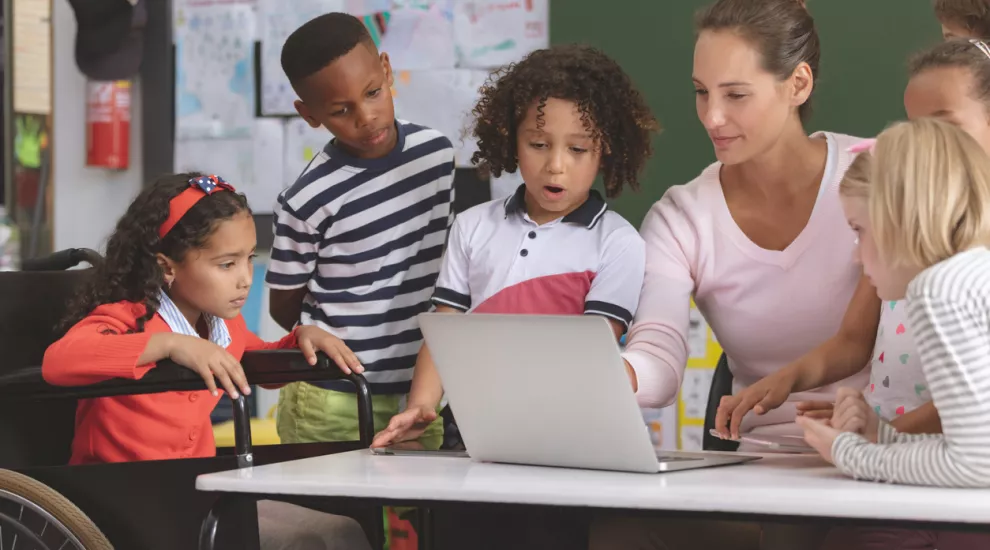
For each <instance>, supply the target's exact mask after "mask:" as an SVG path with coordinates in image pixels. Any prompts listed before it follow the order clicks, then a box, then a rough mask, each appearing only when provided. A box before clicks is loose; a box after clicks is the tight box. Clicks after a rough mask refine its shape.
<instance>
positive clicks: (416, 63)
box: [381, 0, 457, 71]
mask: <svg viewBox="0 0 990 550" xmlns="http://www.w3.org/2000/svg"><path fill="white" fill-rule="evenodd" d="M381 51H383V52H386V53H388V55H389V59H390V61H391V64H392V69H393V70H396V71H403V70H410V71H415V70H423V69H452V68H453V67H454V64H455V63H456V61H457V59H456V57H455V55H454V13H453V5H452V0H434V1H433V2H429V3H424V2H417V3H408V4H407V5H405V6H396V7H394V9H392V10H391V11H390V12H389V19H388V27H387V28H386V29H385V34H384V36H382V43H381Z"/></svg>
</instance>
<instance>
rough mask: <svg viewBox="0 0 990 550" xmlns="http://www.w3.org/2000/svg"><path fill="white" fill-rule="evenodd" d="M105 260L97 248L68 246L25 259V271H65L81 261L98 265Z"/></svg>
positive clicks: (23, 264)
mask: <svg viewBox="0 0 990 550" xmlns="http://www.w3.org/2000/svg"><path fill="white" fill-rule="evenodd" d="M102 261H103V257H102V256H100V254H99V253H98V252H96V251H95V250H90V249H88V248H67V249H65V250H59V251H58V252H55V253H53V254H49V255H47V256H42V257H40V258H29V259H26V260H24V261H23V263H22V265H21V268H22V270H23V271H65V270H66V269H71V268H73V267H76V266H77V265H79V264H81V263H88V264H89V265H91V266H93V267H96V266H97V265H99V264H100V263H101V262H102Z"/></svg>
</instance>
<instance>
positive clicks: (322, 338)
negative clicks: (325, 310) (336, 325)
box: [296, 325, 364, 374]
mask: <svg viewBox="0 0 990 550" xmlns="http://www.w3.org/2000/svg"><path fill="white" fill-rule="evenodd" d="M296 342H297V343H298V344H299V351H301V352H303V355H304V356H305V357H306V360H307V361H309V364H310V365H316V353H317V352H320V351H322V352H323V353H325V354H327V355H328V356H329V357H330V359H331V360H333V362H334V363H336V364H337V366H338V367H340V370H342V371H344V373H345V374H350V373H351V372H356V373H358V374H360V373H362V372H364V367H363V366H361V362H360V361H358V358H357V356H356V355H354V352H353V351H351V349H350V348H348V347H347V345H346V344H344V342H343V341H341V339H340V338H337V337H336V336H334V335H332V334H330V333H329V332H327V331H325V330H323V329H321V328H319V327H314V326H312V325H305V326H301V327H298V328H296Z"/></svg>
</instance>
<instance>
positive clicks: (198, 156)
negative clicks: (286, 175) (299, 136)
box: [173, 119, 285, 214]
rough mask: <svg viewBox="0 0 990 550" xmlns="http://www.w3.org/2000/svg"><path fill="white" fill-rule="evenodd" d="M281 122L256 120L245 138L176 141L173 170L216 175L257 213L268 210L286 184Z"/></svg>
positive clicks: (267, 211) (268, 211)
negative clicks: (226, 182) (283, 173)
mask: <svg viewBox="0 0 990 550" xmlns="http://www.w3.org/2000/svg"><path fill="white" fill-rule="evenodd" d="M283 139H284V132H283V122H282V121H281V120H278V119H258V120H257V121H255V122H254V124H253V125H252V130H251V135H250V136H248V137H235V138H218V139H187V140H178V141H176V142H175V159H174V161H173V165H174V168H175V171H176V172H202V173H205V174H217V175H220V176H222V177H223V178H224V179H225V180H227V181H229V182H230V183H231V185H233V186H234V187H235V188H236V189H237V190H238V191H239V192H241V193H244V195H245V196H246V197H247V199H248V204H249V205H250V206H251V210H253V211H254V212H255V213H256V214H263V213H270V212H271V211H272V208H273V207H274V206H275V199H276V197H278V194H279V193H280V192H281V191H282V189H283V188H284V187H285V184H284V180H283V178H282V167H283V165H284V163H283V160H282V154H283V153H282V152H283V150H284V147H283Z"/></svg>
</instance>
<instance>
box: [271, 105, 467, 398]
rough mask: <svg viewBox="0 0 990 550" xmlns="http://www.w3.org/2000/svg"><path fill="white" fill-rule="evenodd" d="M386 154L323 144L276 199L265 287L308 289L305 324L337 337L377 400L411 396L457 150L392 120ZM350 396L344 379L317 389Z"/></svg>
mask: <svg viewBox="0 0 990 550" xmlns="http://www.w3.org/2000/svg"><path fill="white" fill-rule="evenodd" d="M396 123H397V126H398V143H397V144H396V146H395V149H393V150H392V152H391V153H389V154H388V155H387V156H386V157H383V158H379V159H358V158H355V157H353V156H351V155H349V154H347V153H345V152H343V151H342V150H340V149H339V148H337V147H335V146H334V145H333V143H332V142H331V143H329V144H327V146H326V147H325V148H324V150H323V151H322V152H320V154H319V155H317V156H316V158H314V159H313V161H312V162H311V163H310V165H309V167H307V168H306V171H305V172H303V174H302V175H301V176H300V177H299V179H298V180H297V181H296V183H294V184H293V185H292V186H291V187H289V188H288V189H286V190H285V191H284V192H282V194H281V195H280V196H279V199H278V204H277V205H276V207H275V242H274V245H273V246H272V259H271V265H270V266H269V269H268V274H267V276H266V283H267V284H268V286H269V287H270V288H273V289H279V290H290V289H296V288H301V287H304V286H305V287H306V288H307V289H308V290H309V292H308V293H307V295H306V298H305V300H304V301H303V307H302V318H301V319H300V321H301V322H302V324H304V325H307V324H315V325H317V326H319V327H321V328H323V329H325V330H327V331H329V332H330V333H331V334H334V335H335V336H337V337H338V338H340V339H342V340H343V341H344V342H345V343H346V344H347V346H348V347H350V348H351V350H353V351H354V353H355V354H356V355H357V356H358V359H360V361H361V363H362V364H363V365H364V367H365V369H366V372H365V377H366V378H367V379H368V382H369V383H370V384H371V387H372V392H373V393H376V394H403V393H407V392H408V391H409V386H410V381H411V380H412V373H413V367H414V366H415V364H416V356H417V354H418V353H419V348H420V346H421V344H422V334H421V333H420V330H419V324H418V322H417V319H416V315H417V314H419V313H422V312H424V311H428V310H429V308H430V296H431V294H432V292H433V285H434V284H435V283H436V280H437V274H438V272H439V270H440V258H441V257H442V256H443V250H444V243H445V241H446V238H447V231H448V229H449V227H450V224H451V221H452V218H453V209H452V203H453V199H454V197H453V194H454V192H453V183H454V149H453V146H452V145H451V143H450V140H449V139H447V138H446V137H445V136H444V135H443V134H441V133H440V132H438V131H436V130H432V129H430V128H425V127H423V126H417V125H415V124H410V123H408V122H405V121H396ZM319 385H320V386H321V387H325V388H329V389H334V390H341V391H353V386H351V385H350V384H349V383H347V382H330V383H326V384H319Z"/></svg>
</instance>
